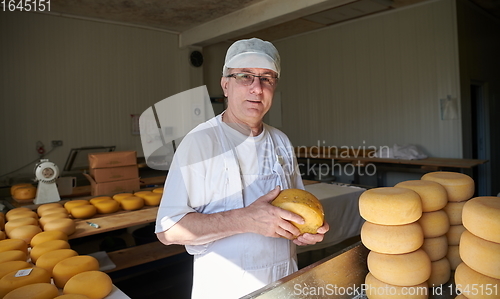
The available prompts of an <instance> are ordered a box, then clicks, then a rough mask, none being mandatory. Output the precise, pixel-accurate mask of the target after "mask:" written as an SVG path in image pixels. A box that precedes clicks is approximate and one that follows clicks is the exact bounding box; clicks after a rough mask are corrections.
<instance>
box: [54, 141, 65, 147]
mask: <svg viewBox="0 0 500 299" xmlns="http://www.w3.org/2000/svg"><path fill="white" fill-rule="evenodd" d="M62 145H63V142H62V140H52V147H58V146H62Z"/></svg>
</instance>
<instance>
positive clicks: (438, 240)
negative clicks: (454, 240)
mask: <svg viewBox="0 0 500 299" xmlns="http://www.w3.org/2000/svg"><path fill="white" fill-rule="evenodd" d="M422 249H423V250H424V251H425V253H427V255H428V256H429V258H430V259H431V261H437V260H440V259H442V258H444V257H445V256H446V255H447V254H448V238H446V236H445V235H443V236H439V237H434V238H425V239H424V244H422Z"/></svg>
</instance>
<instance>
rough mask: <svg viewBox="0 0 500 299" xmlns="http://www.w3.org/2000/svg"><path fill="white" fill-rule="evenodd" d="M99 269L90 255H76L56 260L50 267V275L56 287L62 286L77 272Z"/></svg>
mask: <svg viewBox="0 0 500 299" xmlns="http://www.w3.org/2000/svg"><path fill="white" fill-rule="evenodd" d="M94 270H99V262H98V261H97V259H96V258H94V257H92V256H90V255H78V256H73V257H69V258H66V259H64V260H62V261H60V262H58V263H57V264H56V265H55V266H54V268H53V269H52V277H53V278H54V283H55V285H56V286H57V287H58V288H61V289H62V288H64V285H65V284H66V282H67V281H68V280H69V279H70V278H71V277H73V276H75V275H76V274H78V273H82V272H85V271H94Z"/></svg>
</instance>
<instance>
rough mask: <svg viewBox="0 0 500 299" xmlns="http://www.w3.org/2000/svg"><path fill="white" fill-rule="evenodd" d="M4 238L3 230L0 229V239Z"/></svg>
mask: <svg viewBox="0 0 500 299" xmlns="http://www.w3.org/2000/svg"><path fill="white" fill-rule="evenodd" d="M5 238H7V236H6V235H5V232H4V231H1V230H0V240H4V239H5Z"/></svg>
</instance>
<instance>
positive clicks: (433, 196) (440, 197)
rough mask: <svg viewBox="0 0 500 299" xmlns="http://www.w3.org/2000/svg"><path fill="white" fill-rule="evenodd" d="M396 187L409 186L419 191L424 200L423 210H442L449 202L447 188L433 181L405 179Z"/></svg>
mask: <svg viewBox="0 0 500 299" xmlns="http://www.w3.org/2000/svg"><path fill="white" fill-rule="evenodd" d="M394 187H401V188H408V189H411V190H413V191H415V192H417V194H418V195H419V196H420V199H421V200H422V212H433V211H437V210H441V209H442V208H444V207H445V206H446V204H447V203H448V194H447V193H446V189H445V188H444V187H443V186H442V185H441V184H439V183H436V182H433V181H424V180H411V181H404V182H400V183H398V184H396V185H395V186H394Z"/></svg>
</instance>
